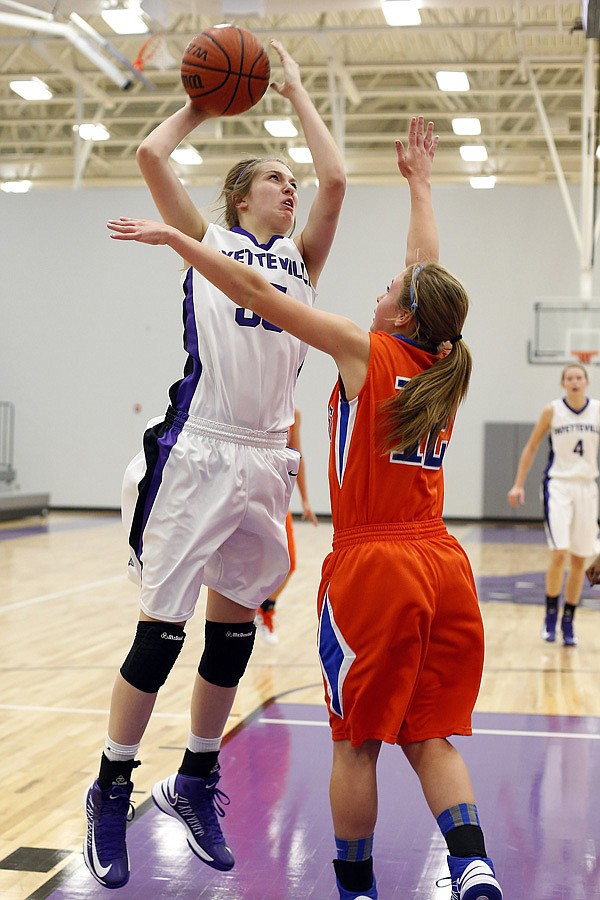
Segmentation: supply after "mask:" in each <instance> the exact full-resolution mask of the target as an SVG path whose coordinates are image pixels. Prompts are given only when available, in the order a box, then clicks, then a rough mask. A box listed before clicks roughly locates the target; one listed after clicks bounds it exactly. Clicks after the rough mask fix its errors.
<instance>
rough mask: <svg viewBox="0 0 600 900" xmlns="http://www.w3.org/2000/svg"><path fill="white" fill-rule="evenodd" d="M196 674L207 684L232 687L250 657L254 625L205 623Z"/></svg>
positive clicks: (254, 631)
mask: <svg viewBox="0 0 600 900" xmlns="http://www.w3.org/2000/svg"><path fill="white" fill-rule="evenodd" d="M204 634H205V637H204V652H203V654H202V658H201V660H200V665H199V666H198V672H199V674H200V675H201V676H202V678H204V679H205V680H206V681H208V682H210V684H215V685H217V686H218V687H236V686H237V684H238V683H239V681H240V678H241V677H242V675H243V674H244V672H245V671H246V666H247V665H248V660H249V659H250V656H251V655H252V648H253V647H254V638H255V636H256V625H255V624H254V622H241V623H239V622H238V623H231V622H206V626H205V633H204Z"/></svg>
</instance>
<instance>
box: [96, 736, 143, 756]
mask: <svg viewBox="0 0 600 900" xmlns="http://www.w3.org/2000/svg"><path fill="white" fill-rule="evenodd" d="M139 749H140V745H139V743H137V744H118V743H117V742H116V741H113V739H112V738H111V737H110V735H108V734H107V735H106V740H105V741H104V755H105V756H106V758H107V759H109V760H110V761H111V762H127V760H128V759H135V757H136V754H137V752H138V750H139Z"/></svg>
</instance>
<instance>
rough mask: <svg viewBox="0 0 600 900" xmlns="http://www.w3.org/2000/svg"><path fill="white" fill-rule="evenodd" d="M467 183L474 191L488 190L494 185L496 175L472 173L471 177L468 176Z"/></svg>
mask: <svg viewBox="0 0 600 900" xmlns="http://www.w3.org/2000/svg"><path fill="white" fill-rule="evenodd" d="M469 184H470V185H471V187H472V188H474V189H475V190H476V191H490V190H491V189H492V188H494V187H496V176H495V175H473V177H472V178H469Z"/></svg>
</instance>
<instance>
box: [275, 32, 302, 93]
mask: <svg viewBox="0 0 600 900" xmlns="http://www.w3.org/2000/svg"><path fill="white" fill-rule="evenodd" d="M271 47H272V48H273V50H275V52H276V53H277V55H278V57H279V59H280V60H281V65H282V66H283V78H284V80H283V81H272V82H271V87H272V88H273V90H274V91H277V93H278V94H281V96H282V97H289V96H290V94H291V93H293V91H294V90H296V89H297V88H299V87H302V82H301V80H300V66H299V65H298V63H297V62H296V60H295V59H292V57H291V56H290V54H289V53H288V52H287V50H286V49H285V47H284V46H283V44H282V43H281V41H276V40H274V39H273V40H272V41H271Z"/></svg>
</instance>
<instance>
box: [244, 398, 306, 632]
mask: <svg viewBox="0 0 600 900" xmlns="http://www.w3.org/2000/svg"><path fill="white" fill-rule="evenodd" d="M300 420H301V416H300V410H299V409H298V407H297V406H296V407H294V421H293V422H292V424H291V425H290V427H289V428H288V447H293V448H294V450H297V451H298V453H300V454H301V459H300V465H299V467H298V475H297V476H296V484H297V486H298V491H299V492H300V499H301V500H302V518H303V519H306V520H307V521H309V522H312V523H313V525H315V526H316V525H318V524H319V521H318V519H317V517H316V516H315V514H314V512H313V509H312V506H311V505H310V500H309V499H308V485H307V483H306V463H305V462H304V454H303V453H302V447H301V446H300ZM285 530H286V532H287V539H288V552H289V554H290V568H289V571H288V573H287V575H286V576H285V578H284V580H283V581H282V582H281V584H280V585H279V587H278V588H277V589H276V590H274V591H271V596H270V597H269V598H268V599H267V600H265V601H263V603H261V605H260V606H259V607H258V609H257V610H256V614H257V615H256V621H257V624H258V626H259V628H258V631H259V634H261V635H262V636H263V638H264V639H265V640H266V641H267V642H268V643H270V644H276V643H277V642H278V641H279V638H278V637H277V633H276V631H275V606H276V603H277V600H278V598H279V596H280V595H281V592H282V591H283V589H284V587H285V586H286V584H287V583H288V581H289V580H290V578H291V576H292V574H293V573H294V572H295V570H296V542H295V540H294V520H293V518H292V513H291V511H288V514H287V517H286V520H285Z"/></svg>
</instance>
